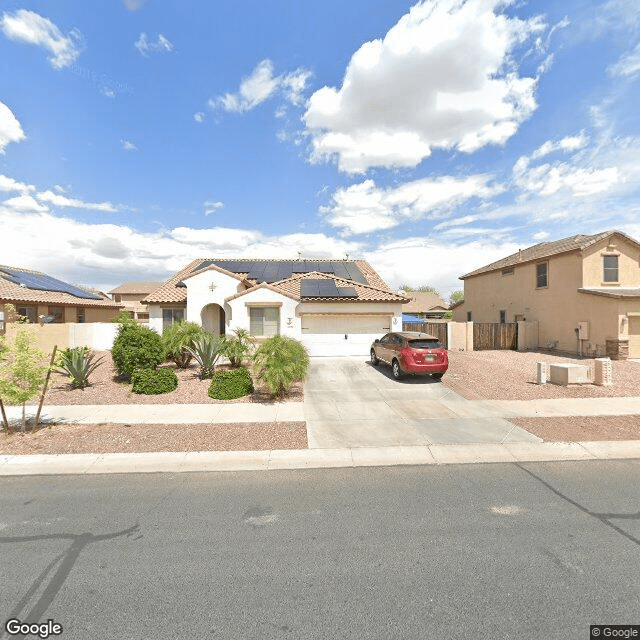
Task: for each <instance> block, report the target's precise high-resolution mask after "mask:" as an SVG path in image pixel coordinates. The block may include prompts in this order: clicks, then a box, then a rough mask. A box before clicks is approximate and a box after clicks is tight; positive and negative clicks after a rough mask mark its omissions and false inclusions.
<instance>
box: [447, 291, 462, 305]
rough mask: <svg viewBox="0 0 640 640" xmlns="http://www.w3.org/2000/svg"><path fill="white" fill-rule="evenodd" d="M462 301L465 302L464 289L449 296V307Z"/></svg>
mask: <svg viewBox="0 0 640 640" xmlns="http://www.w3.org/2000/svg"><path fill="white" fill-rule="evenodd" d="M460 300H464V291H463V290H462V289H458V290H457V291H454V292H452V294H451V295H450V296H449V306H451V305H454V304H455V303H456V302H460Z"/></svg>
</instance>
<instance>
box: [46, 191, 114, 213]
mask: <svg viewBox="0 0 640 640" xmlns="http://www.w3.org/2000/svg"><path fill="white" fill-rule="evenodd" d="M36 197H37V199H38V200H39V201H40V202H46V203H48V204H52V205H54V206H56V207H64V208H66V207H71V208H73V209H91V210H93V211H104V212H114V211H117V210H118V209H117V207H115V206H114V205H113V204H111V203H110V202H85V201H83V200H79V199H78V198H67V197H66V196H63V195H60V194H59V193H53V191H42V192H39V193H38V194H37V195H36Z"/></svg>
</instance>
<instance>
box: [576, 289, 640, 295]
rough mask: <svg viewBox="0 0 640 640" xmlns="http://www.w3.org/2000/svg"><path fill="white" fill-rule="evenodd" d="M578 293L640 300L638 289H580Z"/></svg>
mask: <svg viewBox="0 0 640 640" xmlns="http://www.w3.org/2000/svg"><path fill="white" fill-rule="evenodd" d="M578 291H579V292H580V293H590V294H593V295H596V296H606V297H607V298H640V287H582V288H580V289H578Z"/></svg>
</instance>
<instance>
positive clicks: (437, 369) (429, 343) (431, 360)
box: [371, 331, 449, 380]
mask: <svg viewBox="0 0 640 640" xmlns="http://www.w3.org/2000/svg"><path fill="white" fill-rule="evenodd" d="M380 362H386V363H387V364H390V365H391V371H392V373H393V377H394V378H395V379H396V380H399V379H400V378H402V376H403V375H404V374H405V373H424V374H431V375H432V376H433V377H434V378H435V379H436V380H440V378H442V376H443V375H444V374H445V372H446V370H447V369H448V368H449V356H448V354H447V350H446V349H445V348H444V347H443V346H442V345H441V344H440V341H439V340H438V338H436V337H434V336H430V335H429V334H428V333H418V332H414V331H402V332H399V333H387V334H386V335H385V336H383V337H382V338H380V340H376V341H375V342H374V343H373V344H372V345H371V364H373V365H378V364H379V363H380Z"/></svg>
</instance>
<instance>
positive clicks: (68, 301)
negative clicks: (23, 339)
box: [0, 265, 122, 331]
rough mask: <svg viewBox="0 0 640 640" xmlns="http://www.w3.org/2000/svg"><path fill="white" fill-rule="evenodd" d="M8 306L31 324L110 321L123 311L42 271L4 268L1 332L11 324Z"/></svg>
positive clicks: (0, 278) (0, 286)
mask: <svg viewBox="0 0 640 640" xmlns="http://www.w3.org/2000/svg"><path fill="white" fill-rule="evenodd" d="M7 304H11V305H13V306H14V307H15V310H16V312H17V314H18V315H20V316H22V317H23V318H26V320H25V322H27V323H30V324H42V323H45V324H58V323H75V322H77V323H88V322H109V321H110V320H111V319H112V318H114V317H115V316H117V315H118V312H119V311H120V309H121V308H122V305H121V304H118V303H116V302H114V301H113V300H110V299H109V298H108V297H106V296H105V295H104V294H102V293H101V292H99V291H95V290H92V289H88V288H85V287H80V286H78V285H72V284H69V283H67V282H63V281H62V280H58V279H57V278H53V277H52V276H49V275H47V274H46V273H43V272H42V271H34V270H33V269H25V268H23V267H10V266H5V265H0V331H3V330H4V328H5V327H4V324H5V322H11V318H10V317H9V316H8V314H5V305H7Z"/></svg>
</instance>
